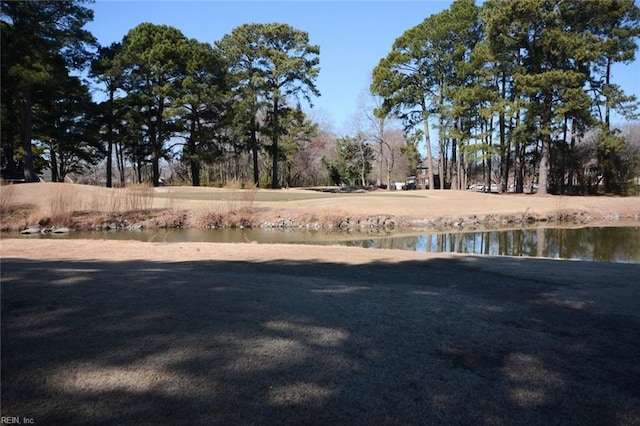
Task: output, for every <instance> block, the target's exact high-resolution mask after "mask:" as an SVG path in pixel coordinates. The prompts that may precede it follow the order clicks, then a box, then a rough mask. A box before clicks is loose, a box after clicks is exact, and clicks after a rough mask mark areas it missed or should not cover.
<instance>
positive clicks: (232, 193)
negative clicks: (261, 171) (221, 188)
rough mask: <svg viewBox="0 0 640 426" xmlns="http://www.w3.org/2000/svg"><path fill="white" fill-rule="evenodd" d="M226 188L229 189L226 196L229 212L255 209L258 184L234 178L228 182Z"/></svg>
mask: <svg viewBox="0 0 640 426" xmlns="http://www.w3.org/2000/svg"><path fill="white" fill-rule="evenodd" d="M225 189H227V190H229V193H228V195H227V196H226V197H225V201H226V203H227V211H228V212H234V211H238V210H252V209H253V203H254V201H255V199H256V194H257V193H258V187H257V186H255V185H254V184H247V183H245V182H241V181H237V180H232V181H229V182H227V184H226V185H225Z"/></svg>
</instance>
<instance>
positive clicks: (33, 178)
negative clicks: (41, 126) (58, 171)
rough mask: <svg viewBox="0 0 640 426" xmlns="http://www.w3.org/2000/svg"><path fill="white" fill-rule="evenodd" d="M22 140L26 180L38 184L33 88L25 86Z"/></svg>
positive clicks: (22, 110) (22, 108) (22, 100)
mask: <svg viewBox="0 0 640 426" xmlns="http://www.w3.org/2000/svg"><path fill="white" fill-rule="evenodd" d="M20 118H21V120H20V122H21V126H20V139H21V140H22V149H23V151H24V159H23V162H24V179H25V182H38V181H39V180H40V179H38V175H36V172H35V169H34V166H33V151H32V148H31V128H32V124H33V123H32V116H31V88H30V87H29V86H28V85H26V84H23V85H22V89H21V98H20Z"/></svg>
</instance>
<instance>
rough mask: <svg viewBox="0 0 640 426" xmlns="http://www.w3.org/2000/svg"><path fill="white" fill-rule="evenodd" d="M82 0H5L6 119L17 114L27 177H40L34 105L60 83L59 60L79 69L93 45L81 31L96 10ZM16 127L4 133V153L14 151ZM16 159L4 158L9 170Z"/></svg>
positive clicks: (0, 13)
mask: <svg viewBox="0 0 640 426" xmlns="http://www.w3.org/2000/svg"><path fill="white" fill-rule="evenodd" d="M84 3H85V2H84V1H72V0H66V1H2V3H1V7H0V27H1V30H2V92H3V93H2V103H3V108H2V113H3V117H2V122H3V124H4V123H6V122H7V121H9V120H15V119H17V118H19V128H18V130H19V139H20V144H21V146H22V151H23V156H22V158H21V162H22V163H23V166H24V176H25V179H26V180H27V181H31V182H35V181H38V176H37V175H36V173H35V172H36V170H35V167H34V161H36V157H34V152H33V147H32V132H33V111H32V108H33V106H34V104H35V103H36V102H38V101H39V100H40V99H39V97H40V96H43V95H45V94H46V90H44V91H42V92H40V90H41V89H45V88H47V87H48V86H52V85H55V84H57V81H56V80H55V75H56V67H58V66H59V64H60V60H62V61H63V67H65V68H67V69H69V70H77V69H81V68H82V67H83V66H84V64H85V63H86V62H87V61H88V60H89V57H90V54H91V50H92V48H93V46H94V45H95V40H94V38H93V36H92V35H91V34H90V33H89V32H88V31H86V30H85V29H83V27H84V25H85V24H86V23H87V22H89V21H91V20H92V19H93V11H92V10H90V9H88V8H86V7H85V6H84V5H83V4H84ZM14 128H15V127H14V125H13V124H12V125H11V126H10V135H8V136H9V137H8V138H7V139H5V138H4V137H3V139H2V144H3V147H2V148H3V149H2V152H3V153H5V152H6V154H4V155H7V154H8V155H9V156H10V157H11V156H13V155H14V154H15V153H16V148H17V141H16V136H17V135H15V132H14V130H13V129H14ZM14 162H15V157H14V158H6V159H3V163H5V164H7V165H8V166H10V167H11V168H13V167H14V166H15V164H14Z"/></svg>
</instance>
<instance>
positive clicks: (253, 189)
mask: <svg viewBox="0 0 640 426" xmlns="http://www.w3.org/2000/svg"><path fill="white" fill-rule="evenodd" d="M247 187H249V188H248V189H245V188H247ZM225 189H226V190H227V192H226V194H225V196H224V197H223V203H222V204H218V206H217V207H210V208H208V209H203V210H202V211H201V212H200V213H198V214H197V215H196V218H195V226H196V227H198V228H251V227H255V226H256V225H257V223H256V210H255V209H254V202H255V199H256V194H257V193H258V187H257V186H255V185H253V184H250V185H249V184H246V183H244V182H241V181H230V182H228V183H227V185H226V186H225Z"/></svg>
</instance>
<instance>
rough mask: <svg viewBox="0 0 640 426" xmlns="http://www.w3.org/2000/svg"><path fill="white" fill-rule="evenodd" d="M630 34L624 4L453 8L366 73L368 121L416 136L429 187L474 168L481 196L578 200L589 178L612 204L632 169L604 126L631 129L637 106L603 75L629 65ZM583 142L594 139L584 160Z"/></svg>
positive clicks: (634, 34) (512, 2)
mask: <svg viewBox="0 0 640 426" xmlns="http://www.w3.org/2000/svg"><path fill="white" fill-rule="evenodd" d="M639 34H640V10H639V9H638V7H637V6H636V5H635V4H634V1H633V0H601V1H593V2H592V1H580V0H570V1H558V0H487V1H486V2H484V3H483V4H482V7H478V6H476V5H475V3H474V1H473V0H456V1H455V2H453V3H452V5H451V7H450V8H449V9H447V10H444V11H443V12H441V13H438V14H435V15H432V16H430V17H428V18H426V19H425V20H424V21H423V22H422V23H421V24H419V25H417V26H415V27H413V28H410V29H408V30H407V31H406V32H405V33H404V34H402V35H401V36H400V37H399V38H398V39H396V41H395V43H394V44H393V48H392V50H391V52H389V54H388V55H387V56H386V57H385V58H383V59H382V60H381V61H380V63H379V64H378V65H377V67H376V68H375V70H374V72H373V82H372V84H371V90H372V92H374V93H376V94H378V95H380V96H382V97H383V98H384V103H383V105H382V106H381V108H379V109H378V110H377V114H378V115H380V116H385V115H387V114H389V113H392V114H395V115H397V116H399V117H400V118H401V119H402V120H403V122H404V123H405V126H406V128H407V129H410V130H411V129H413V131H421V132H422V133H423V135H424V138H425V140H426V152H427V156H426V162H427V165H428V174H429V181H431V182H434V175H435V174H437V175H439V177H440V181H441V182H443V184H442V187H443V188H444V187H452V188H458V189H461V188H463V187H464V185H466V183H467V180H468V179H467V178H468V173H469V171H470V170H471V168H473V166H477V165H478V160H480V161H481V163H482V169H483V172H484V179H483V181H484V186H485V188H486V187H489V186H490V185H491V183H492V182H497V183H498V185H499V187H500V190H502V191H506V190H507V185H512V186H513V187H514V190H515V192H523V190H524V186H525V176H529V177H530V179H531V181H532V182H534V183H535V185H537V186H538V192H539V193H547V192H553V193H577V192H587V191H588V190H589V189H590V188H593V186H592V185H590V182H589V180H590V179H592V178H596V179H598V180H599V181H602V183H603V186H604V189H605V190H606V191H607V192H615V193H622V192H625V191H626V190H628V189H629V188H628V187H629V185H630V184H632V182H633V180H632V178H633V177H637V176H638V175H639V174H640V173H639V170H638V160H639V159H638V157H637V152H635V154H634V155H633V156H631V158H630V156H629V154H630V152H629V150H628V149H626V146H625V145H626V141H625V138H624V137H623V135H621V134H620V132H619V129H616V128H614V127H612V123H611V117H612V114H613V112H616V113H617V114H619V115H621V116H622V117H624V118H625V119H627V120H634V119H636V120H637V118H638V115H637V112H638V103H637V99H635V97H632V96H627V95H625V93H624V92H623V91H622V89H621V88H620V87H619V86H618V85H616V84H615V83H614V81H613V80H612V76H611V70H612V66H613V65H614V64H616V63H628V62H631V61H633V60H634V55H635V51H636V49H637V44H636V40H637V38H638V35H639ZM434 132H435V133H436V134H437V140H438V146H437V158H438V161H437V162H436V161H435V160H434V158H435V157H436V156H434V155H433V153H432V147H431V142H430V136H432V135H433V133H434ZM585 135H589V136H590V137H592V138H593V137H595V138H596V141H595V144H592V149H590V150H584V149H582V147H581V146H579V145H580V144H579V142H580V141H581V140H583V139H584V138H585ZM470 166H471V167H470ZM433 186H435V185H432V187H433Z"/></svg>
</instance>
